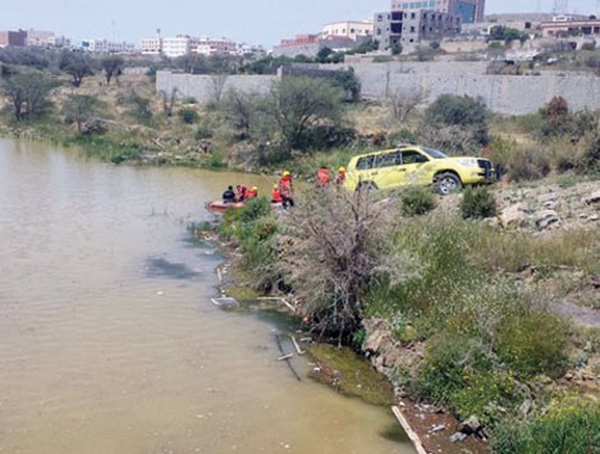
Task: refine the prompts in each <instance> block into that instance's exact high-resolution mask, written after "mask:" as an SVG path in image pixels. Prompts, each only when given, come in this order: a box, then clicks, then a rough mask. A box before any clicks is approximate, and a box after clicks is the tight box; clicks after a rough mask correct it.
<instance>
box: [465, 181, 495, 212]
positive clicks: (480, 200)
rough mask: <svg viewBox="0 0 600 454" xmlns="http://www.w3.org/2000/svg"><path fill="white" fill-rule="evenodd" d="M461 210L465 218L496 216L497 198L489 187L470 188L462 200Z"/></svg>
mask: <svg viewBox="0 0 600 454" xmlns="http://www.w3.org/2000/svg"><path fill="white" fill-rule="evenodd" d="M460 211H461V213H462V217H463V218H465V219H469V218H473V219H479V218H490V217H493V216H496V199H495V198H494V195H493V194H492V193H491V192H490V190H489V189H488V188H469V189H467V190H466V191H465V192H464V194H463V198H462V200H461V201H460Z"/></svg>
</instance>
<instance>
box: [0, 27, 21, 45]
mask: <svg viewBox="0 0 600 454" xmlns="http://www.w3.org/2000/svg"><path fill="white" fill-rule="evenodd" d="M26 44H27V32H26V31H25V30H19V31H11V30H6V31H0V47H7V46H15V47H22V46H25V45H26Z"/></svg>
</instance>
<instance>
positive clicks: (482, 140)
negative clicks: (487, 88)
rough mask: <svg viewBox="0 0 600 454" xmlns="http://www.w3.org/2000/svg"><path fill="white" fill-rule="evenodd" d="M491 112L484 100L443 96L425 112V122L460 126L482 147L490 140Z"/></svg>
mask: <svg viewBox="0 0 600 454" xmlns="http://www.w3.org/2000/svg"><path fill="white" fill-rule="evenodd" d="M488 117H489V112H488V109H487V106H486V105H485V102H484V101H483V98H480V97H479V98H472V97H470V96H456V95H450V94H446V95H441V96H439V97H438V98H437V99H436V100H435V101H434V102H433V104H431V105H430V106H429V107H428V108H427V110H426V111H425V122H426V123H427V124H431V125H446V126H460V127H461V128H463V129H468V130H469V131H471V133H472V134H473V137H474V138H475V139H476V140H477V142H478V143H479V144H481V145H486V144H487V143H488V141H489V138H488V126H487V122H488Z"/></svg>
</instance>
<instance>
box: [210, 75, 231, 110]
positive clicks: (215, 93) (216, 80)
mask: <svg viewBox="0 0 600 454" xmlns="http://www.w3.org/2000/svg"><path fill="white" fill-rule="evenodd" d="M228 78H229V76H228V75H227V73H221V74H213V75H212V76H210V85H211V88H212V102H213V103H214V104H215V106H219V105H220V104H221V100H222V99H223V91H224V90H225V84H226V83H227V79H228Z"/></svg>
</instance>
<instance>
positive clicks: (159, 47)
mask: <svg viewBox="0 0 600 454" xmlns="http://www.w3.org/2000/svg"><path fill="white" fill-rule="evenodd" d="M140 47H141V52H142V55H161V54H162V51H163V39H162V38H161V37H160V36H157V37H155V38H144V39H142V45H141V46H140Z"/></svg>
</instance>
